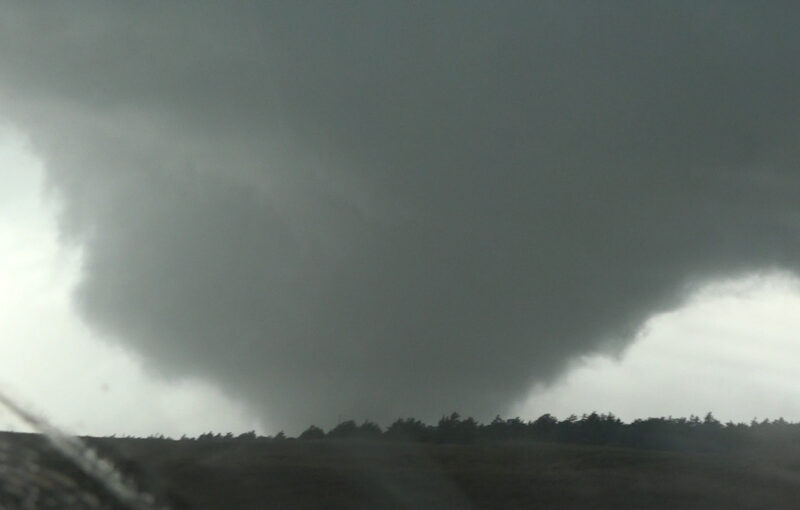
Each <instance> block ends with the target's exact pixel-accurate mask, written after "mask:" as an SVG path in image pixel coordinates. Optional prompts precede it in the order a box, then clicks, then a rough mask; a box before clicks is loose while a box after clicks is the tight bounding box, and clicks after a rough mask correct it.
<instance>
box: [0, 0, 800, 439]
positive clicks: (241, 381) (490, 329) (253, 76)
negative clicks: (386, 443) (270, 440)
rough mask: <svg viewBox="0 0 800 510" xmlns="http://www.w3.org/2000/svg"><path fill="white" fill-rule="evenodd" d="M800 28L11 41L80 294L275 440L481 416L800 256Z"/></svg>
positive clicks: (115, 28) (346, 22)
mask: <svg viewBox="0 0 800 510" xmlns="http://www.w3.org/2000/svg"><path fill="white" fill-rule="evenodd" d="M799 14H800V9H798V8H797V7H794V6H793V5H792V4H791V3H786V4H782V3H780V2H775V3H771V4H769V6H765V5H757V4H754V3H751V2H733V1H725V2H696V1H693V2H670V3H666V2H664V3H650V2H596V3H595V2H563V1H560V2H539V3H535V4H533V3H530V2H527V3H513V2H504V3H500V4H495V3H490V2H464V1H459V2H437V3H435V4H427V3H420V4H417V3H411V2H404V3H392V2H379V3H376V2H363V3H361V2H348V3H342V4H334V3H330V2H274V3H264V4H261V5H259V6H258V7H255V4H245V3H241V4H237V3H225V4H221V3H210V2H209V3H202V2H193V3H191V4H189V3H185V4H182V3H171V4H169V5H166V4H164V3H161V2H150V3H148V2H138V3H135V4H125V5H118V4H110V3H103V2H88V1H80V2H73V3H70V4H69V5H66V4H63V5H54V6H48V7H47V8H43V7H41V6H40V5H37V4H34V3H32V2H9V3H8V5H7V6H4V12H3V16H2V17H1V18H0V62H1V63H2V66H0V118H2V119H3V121H4V122H7V123H9V124H10V125H12V126H14V128H15V129H17V130H19V131H20V132H22V133H24V134H25V136H27V137H28V139H29V140H30V142H31V144H32V148H33V151H34V152H35V153H36V154H37V156H38V157H40V158H41V159H42V163H43V169H44V172H45V179H46V186H47V189H48V193H49V194H51V195H52V196H53V197H54V198H53V199H54V200H55V201H57V203H58V204H59V207H60V209H59V211H60V212H59V217H58V229H59V232H60V242H61V243H62V245H63V246H69V247H73V248H75V249H78V250H80V252H81V254H82V258H81V262H82V266H81V273H80V280H79V282H78V283H77V286H76V289H75V292H74V294H73V296H72V302H73V303H74V306H75V307H76V308H77V309H78V310H79V312H80V314H81V317H82V318H83V320H84V321H85V322H86V324H87V325H88V326H89V327H90V328H92V331H94V332H95V334H97V335H101V336H103V337H105V338H108V339H111V341H113V342H116V343H117V344H118V345H121V346H124V348H125V349H129V350H131V351H132V352H135V353H137V355H138V356H140V357H141V358H142V360H143V363H145V364H146V365H147V367H148V368H149V369H150V370H153V371H157V372H158V373H160V374H162V375H164V376H167V377H171V378H173V379H175V380H180V379H181V378H185V377H195V378H202V379H206V380H209V381H212V382H213V383H214V384H216V385H219V387H220V388H222V390H223V391H224V392H225V393H226V394H228V395H234V396H236V398H239V399H241V400H242V401H244V402H246V403H247V405H248V406H249V408H250V409H252V410H255V412H256V413H257V414H258V415H259V416H261V417H262V418H263V419H264V420H265V421H266V422H268V423H270V424H273V425H275V426H277V427H286V428H288V429H296V428H298V427H302V426H304V425H307V424H310V423H318V424H321V425H329V424H331V423H332V422H334V421H335V420H336V419H337V417H341V416H353V417H356V418H359V419H361V418H370V419H374V420H378V421H386V420H390V419H393V418H396V417H398V416H407V415H413V416H417V417H419V418H422V419H427V420H431V419H435V418H438V417H439V416H440V415H442V414H444V413H446V412H449V411H451V410H453V409H457V410H459V411H460V412H461V413H462V414H469V415H474V416H476V417H478V418H480V419H486V418H491V417H492V416H494V415H495V414H497V413H504V412H507V411H508V410H511V409H514V408H515V406H518V405H519V402H520V401H521V400H524V398H525V397H526V395H528V392H529V390H530V388H531V387H534V386H536V385H537V384H538V385H542V384H548V383H550V382H552V381H554V380H556V379H557V378H558V377H559V376H561V375H562V374H563V373H564V371H565V369H566V368H567V367H569V366H570V364H571V363H573V362H574V361H575V360H578V359H583V358H585V357H586V356H591V355H594V354H597V353H606V354H609V353H610V354H618V353H620V352H622V351H623V349H624V348H625V347H626V346H628V345H629V344H630V342H631V341H633V340H634V338H635V336H636V334H637V332H639V331H640V328H641V327H642V326H643V325H645V324H646V321H647V320H648V319H650V318H652V317H653V316H655V315H657V314H659V313H663V312H668V311H671V310H674V309H676V308H677V307H679V306H680V305H682V304H684V303H685V302H686V299H687V298H688V297H689V296H691V295H692V293H693V292H694V291H696V290H697V289H698V288H700V287H702V286H703V285H705V284H708V283H710V282H713V281H716V280H719V279H730V278H737V277H741V276H744V275H748V274H751V273H754V272H774V271H786V272H790V273H791V272H795V271H796V270H797V269H798V265H799V264H798V262H799V261H800V238H798V233H800V232H799V231H800V206H799V205H798V197H799V196H800V195H799V192H800V174H799V173H798V168H797V166H798V163H797V162H798V156H800V145H798V143H797V142H798V135H799V134H800V131H799V130H798V128H800V116H799V115H798V114H800V111H798V110H800V103H799V102H798V98H800V96H798V94H797V90H800V89H799V88H798V86H800V73H798V72H797V69H798V56H800V55H798V54H800V35H798V32H797V30H796V26H798V22H800V16H798V15H799Z"/></svg>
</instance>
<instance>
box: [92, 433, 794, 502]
mask: <svg viewBox="0 0 800 510" xmlns="http://www.w3.org/2000/svg"><path fill="white" fill-rule="evenodd" d="M101 441H102V444H101V447H103V448H112V449H114V450H116V451H117V452H118V453H119V454H120V455H122V456H124V457H127V458H129V459H131V461H129V462H128V463H127V467H128V469H133V470H134V471H137V470H138V476H140V477H144V478H145V479H146V480H145V481H146V482H148V484H149V485H150V486H153V487H157V488H161V489H162V490H164V491H169V492H170V493H172V495H173V501H174V505H175V506H176V507H178V508H180V507H181V506H184V507H185V508H194V509H197V510H203V509H208V510H211V509H220V510H222V509H225V510H235V509H269V508H280V509H299V508H341V509H350V508H365V509H366V508H454V509H460V508H465V509H466V508H487V509H488V508H492V509H494V508H547V509H550V508H552V509H573V508H574V509H578V508H581V509H583V508H597V509H606V508H608V509H612V508H614V509H616V508H624V509H670V510H672V509H695V508H696V509H701V508H702V509H709V508H720V509H723V508H724V509H739V508H742V509H744V508H753V509H755V508H758V509H764V508H798V506H800V457H799V456H798V455H797V453H798V452H797V451H796V450H794V449H791V451H790V450H787V449H785V448H784V449H781V450H780V451H774V452H764V451H751V452H747V453H738V454H735V455H721V454H700V453H678V452H659V451H647V450H629V449H622V448H603V447H590V446H571V445H557V444H542V443H524V444H512V443H498V444H489V445H431V444H413V443H390V442H385V441H375V442H369V441H354V440H320V441H298V440H285V441H261V440H255V441H168V440H148V439H107V440H101ZM137 466H138V467H137Z"/></svg>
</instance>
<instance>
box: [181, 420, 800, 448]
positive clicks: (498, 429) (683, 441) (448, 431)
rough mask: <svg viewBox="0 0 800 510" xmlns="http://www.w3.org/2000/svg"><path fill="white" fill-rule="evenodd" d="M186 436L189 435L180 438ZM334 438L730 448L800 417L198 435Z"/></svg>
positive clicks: (778, 431) (788, 432) (400, 424)
mask: <svg viewBox="0 0 800 510" xmlns="http://www.w3.org/2000/svg"><path fill="white" fill-rule="evenodd" d="M182 439H186V440H189V439H190V438H186V437H184V438H182ZM292 439H297V440H301V441H309V440H335V439H361V440H382V441H413V442H420V443H439V444H443V443H448V444H475V443H491V442H498V441H537V442H548V443H571V444H586V445H596V446H618V447H628V448H646V449H661V450H693V451H729V450H734V449H737V448H744V447H748V446H757V445H762V444H764V443H778V442H792V443H800V423H790V422H787V421H785V420H784V419H783V418H779V419H777V420H773V421H770V420H762V421H757V420H755V419H754V420H753V421H751V422H750V423H749V424H745V423H733V422H727V423H722V422H720V421H719V420H717V419H716V418H715V417H714V415H713V414H712V413H708V414H706V415H705V417H704V418H700V417H698V416H694V415H693V416H690V417H689V418H673V417H671V416H670V417H666V418H665V417H661V418H647V419H637V420H634V421H632V422H630V423H625V422H623V421H622V420H620V419H619V418H617V417H616V416H614V415H613V414H611V413H608V414H598V413H591V414H584V415H583V416H581V417H578V416H575V415H572V416H569V417H567V418H565V419H563V420H559V419H557V418H555V417H554V416H552V415H550V414H544V415H542V416H540V417H539V418H537V419H535V420H528V421H524V420H522V419H520V418H510V419H502V418H501V417H499V416H497V417H495V419H494V420H492V421H491V422H489V423H480V422H478V421H476V420H475V419H473V418H469V417H467V418H463V417H461V416H460V415H459V414H458V413H452V414H450V415H446V416H443V417H442V418H441V419H440V420H439V421H438V423H437V424H435V425H429V424H426V423H424V422H422V421H421V420H418V419H415V418H401V419H398V420H396V421H395V422H394V423H392V424H391V425H389V426H388V427H386V428H382V427H381V426H380V425H378V424H377V423H375V422H372V421H369V420H366V421H364V422H361V423H357V422H356V421H354V420H346V421H342V422H340V423H339V424H338V425H336V426H335V427H333V428H331V429H330V430H328V431H327V432H326V431H325V430H323V429H322V428H320V427H317V426H315V425H312V426H310V427H308V428H307V429H306V430H305V431H303V432H302V433H301V434H300V435H299V436H297V438H289V437H287V436H286V435H285V434H284V433H283V432H280V433H278V434H277V435H275V436H267V437H264V436H257V435H256V434H255V432H253V431H251V432H246V433H244V434H241V435H239V436H234V435H233V434H230V433H228V434H225V435H222V434H214V433H212V432H208V433H206V434H202V435H200V436H198V437H197V438H196V440H199V441H214V440H216V441H220V440H292Z"/></svg>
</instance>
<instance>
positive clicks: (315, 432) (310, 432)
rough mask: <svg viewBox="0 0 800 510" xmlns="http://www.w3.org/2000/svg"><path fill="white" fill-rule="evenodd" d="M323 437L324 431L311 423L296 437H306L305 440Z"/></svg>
mask: <svg viewBox="0 0 800 510" xmlns="http://www.w3.org/2000/svg"><path fill="white" fill-rule="evenodd" d="M324 437H325V432H324V431H323V430H322V429H321V428H319V427H317V426H315V425H311V426H310V427H308V428H307V429H306V430H304V431H303V433H302V434H300V436H299V438H298V439H306V440H307V439H322V438H324Z"/></svg>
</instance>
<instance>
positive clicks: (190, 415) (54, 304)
mask: <svg viewBox="0 0 800 510" xmlns="http://www.w3.org/2000/svg"><path fill="white" fill-rule="evenodd" d="M42 179H43V175H42V162H41V161H40V160H38V159H37V158H36V156H35V155H34V154H32V152H31V150H30V147H29V145H28V143H27V141H26V140H25V139H24V137H22V136H20V135H19V134H18V133H15V132H14V131H13V130H11V129H9V128H7V127H6V128H3V129H0V182H2V186H0V390H2V391H4V392H9V393H10V396H12V398H17V399H19V400H20V403H22V404H23V405H25V406H28V407H30V409H31V410H32V411H34V412H35V413H37V414H39V415H41V416H43V417H44V418H45V419H47V420H49V421H51V422H52V423H53V424H54V425H56V426H59V427H63V428H64V429H65V430H66V431H68V432H74V433H77V434H85V435H111V434H116V435H136V436H147V435H151V434H165V435H169V436H173V437H180V436H181V435H182V434H186V435H189V436H194V435H198V434H201V433H203V432H208V431H216V432H227V431H233V432H244V431H247V430H253V429H255V430H258V431H263V426H262V425H261V424H260V423H259V420H258V419H256V418H255V417H254V415H252V413H249V412H248V411H247V409H246V408H245V406H244V405H242V404H241V403H239V402H236V401H234V400H233V399H231V398H229V397H227V396H226V395H224V394H223V393H222V392H220V391H219V390H218V389H217V388H216V387H215V386H213V385H212V384H210V383H208V382H206V381H201V380H192V379H185V378H176V379H175V380H166V379H164V378H163V377H156V376H153V375H152V374H150V373H148V372H147V371H146V370H145V369H144V368H143V366H142V364H141V362H140V360H139V359H138V357H136V356H135V355H134V354H133V353H131V352H129V351H127V350H125V349H123V348H122V347H120V346H119V345H118V344H114V343H112V342H106V341H103V339H102V338H101V337H100V335H99V334H97V333H96V332H93V331H91V330H90V329H89V328H88V327H87V326H86V325H84V324H83V322H82V321H81V319H80V318H79V317H78V316H77V314H76V313H75V311H74V309H73V307H72V306H71V304H70V293H71V291H72V288H73V287H74V285H75V284H76V282H77V280H78V278H79V277H80V253H79V249H78V248H69V247H65V246H63V245H62V244H60V243H59V239H58V235H59V234H58V229H57V227H56V221H57V219H56V214H57V208H56V204H54V203H53V200H52V198H53V197H51V196H48V194H46V193H45V190H44V186H43V182H42ZM0 429H5V430H8V429H11V430H28V429H27V428H26V427H25V426H24V425H23V424H21V423H20V422H18V421H17V420H16V419H15V418H14V417H13V416H12V415H10V414H9V413H8V412H7V411H6V410H3V409H0Z"/></svg>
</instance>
